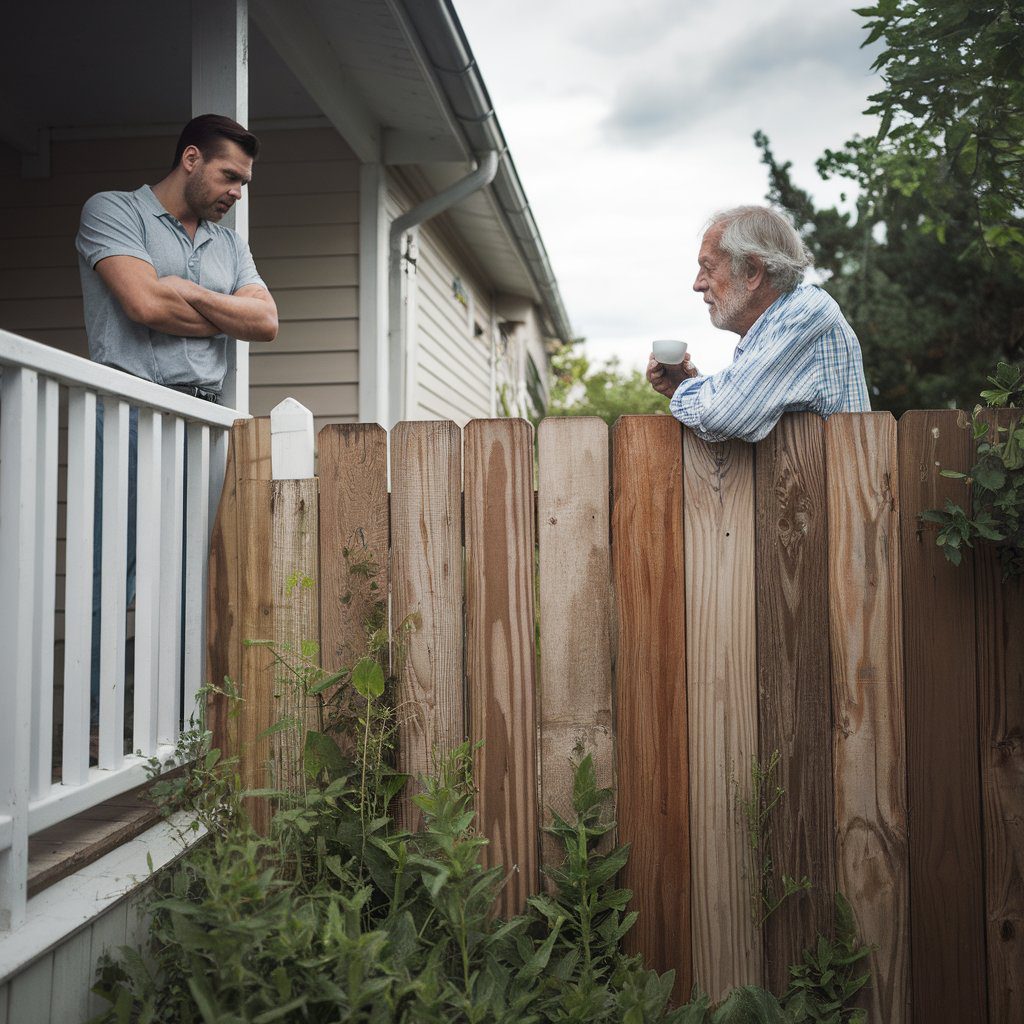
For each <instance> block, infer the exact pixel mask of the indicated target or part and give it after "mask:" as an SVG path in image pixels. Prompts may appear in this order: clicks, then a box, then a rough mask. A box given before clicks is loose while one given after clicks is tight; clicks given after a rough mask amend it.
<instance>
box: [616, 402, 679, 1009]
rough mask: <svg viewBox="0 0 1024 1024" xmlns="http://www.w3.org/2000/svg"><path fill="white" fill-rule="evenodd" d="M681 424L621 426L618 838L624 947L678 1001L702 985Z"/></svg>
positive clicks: (649, 421)
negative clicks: (697, 965)
mask: <svg viewBox="0 0 1024 1024" xmlns="http://www.w3.org/2000/svg"><path fill="white" fill-rule="evenodd" d="M681 429H682V428H681V427H680V426H679V424H678V423H677V422H676V421H675V420H674V419H671V418H669V417H667V416H623V417H621V418H620V419H619V420H618V421H617V422H616V424H615V427H614V428H613V430H612V465H613V474H612V478H613V505H612V567H613V569H612V571H613V578H614V581H615V594H616V607H617V618H618V661H617V664H616V691H615V711H616V763H617V772H618V814H619V838H620V841H622V842H627V843H630V844H631V846H632V849H631V853H630V859H629V863H628V864H627V866H626V869H625V870H624V871H623V877H622V884H623V885H624V886H625V887H626V888H629V889H632V891H633V900H632V904H631V906H632V908H633V909H635V910H638V911H639V912H640V917H639V920H638V922H637V924H636V926H635V927H634V929H633V931H632V932H630V934H629V935H627V936H626V939H625V943H626V946H627V948H628V950H629V951H630V952H640V953H643V954H644V956H645V958H646V962H647V964H648V966H649V967H652V968H654V969H656V970H658V971H666V970H670V969H673V970H675V971H676V981H675V988H674V989H673V993H674V996H675V998H676V999H678V1000H682V999H684V998H688V997H689V993H690V988H691V985H692V979H693V970H692V951H691V935H690V928H691V925H690V835H689V827H690V823H689V777H688V756H687V718H686V714H687V712H686V702H687V680H686V626H685V595H684V571H685V564H684V554H683V481H682V438H681Z"/></svg>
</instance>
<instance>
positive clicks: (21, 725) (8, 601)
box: [0, 366, 39, 929]
mask: <svg viewBox="0 0 1024 1024" xmlns="http://www.w3.org/2000/svg"><path fill="white" fill-rule="evenodd" d="M38 381H39V377H38V374H36V373H35V372H34V371H33V370H26V369H22V368H20V367H12V366H5V367H4V369H3V376H2V378H0V650H2V651H3V659H4V676H3V678H4V680H5V682H4V687H3V714H2V715H0V816H9V817H10V819H11V823H10V829H9V833H8V834H9V836H10V845H9V846H7V848H6V849H3V850H0V929H3V928H17V927H18V926H19V925H20V924H21V923H22V922H23V921H24V920H25V902H26V899H25V898H26V891H27V871H28V804H29V762H30V756H31V746H30V744H31V739H30V736H31V734H30V731H29V730H30V724H31V716H32V675H33V673H32V664H33V660H34V658H33V653H34V651H33V646H34V642H35V637H34V636H33V632H32V614H33V611H34V610H35V601H34V599H33V595H34V593H35V571H36V565H35V542H36V508H35V502H36V455H37V452H36V431H37V426H38V423H37V418H36V406H37V403H38V387H39V384H38Z"/></svg>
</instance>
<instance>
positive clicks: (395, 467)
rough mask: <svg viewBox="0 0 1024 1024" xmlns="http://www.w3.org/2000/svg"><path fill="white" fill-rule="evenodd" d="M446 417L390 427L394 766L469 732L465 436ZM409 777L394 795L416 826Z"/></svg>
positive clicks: (408, 764)
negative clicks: (397, 631)
mask: <svg viewBox="0 0 1024 1024" xmlns="http://www.w3.org/2000/svg"><path fill="white" fill-rule="evenodd" d="M461 440H462V439H461V435H460V432H459V428H458V427H457V426H456V425H455V424H454V423H450V422H442V421H430V422H419V423H399V424H398V425H397V426H396V427H395V429H394V430H393V431H392V433H391V600H392V622H393V623H394V624H395V626H396V627H398V626H400V624H401V623H402V622H404V621H406V620H407V619H410V617H412V618H411V620H410V621H415V624H416V625H415V629H413V630H411V631H409V632H408V633H407V634H405V635H404V636H401V637H399V638H398V640H397V642H398V647H399V650H398V651H396V653H395V663H396V667H397V670H398V671H397V674H398V708H397V713H398V718H399V721H400V722H401V723H402V731H401V740H400V747H399V767H400V768H401V770H402V771H404V772H408V773H409V774H411V775H412V776H413V777H414V778H415V776H416V774H417V773H420V772H425V771H429V770H430V769H431V768H432V767H433V765H434V761H435V755H436V754H445V753H447V752H448V751H451V750H452V749H453V748H454V747H456V746H457V745H458V744H459V743H461V742H462V740H463V739H464V738H465V735H466V717H465V706H464V700H463V693H462V654H463V646H462V595H463V587H462V444H461ZM415 792H416V787H415V785H414V784H410V785H409V786H407V787H406V789H405V795H404V796H403V798H402V799H401V801H400V804H399V815H400V820H401V821H402V823H403V824H404V825H405V826H406V827H409V828H415V827H416V825H417V824H418V822H419V820H420V816H419V811H418V809H417V808H416V807H415V805H414V804H413V803H412V800H411V796H412V794H414V793H415Z"/></svg>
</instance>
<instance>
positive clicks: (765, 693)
mask: <svg viewBox="0 0 1024 1024" xmlns="http://www.w3.org/2000/svg"><path fill="white" fill-rule="evenodd" d="M824 426H825V425H824V423H823V422H822V420H821V419H820V418H819V417H818V416H816V415H814V414H813V413H797V414H794V415H790V416H787V417H785V418H784V419H783V420H782V421H781V422H780V423H779V425H778V426H777V427H776V428H775V429H774V430H773V431H772V433H771V434H769V435H768V437H767V438H765V439H764V440H763V441H761V442H759V444H758V445H757V448H756V452H755V456H754V459H755V467H756V469H755V483H754V493H755V505H756V512H755V522H756V544H757V558H758V562H757V584H756V590H757V637H758V651H757V657H758V690H759V720H760V739H759V748H760V758H761V760H762V761H766V760H767V759H768V758H769V757H770V755H771V754H772V752H773V751H775V750H778V751H779V754H780V761H779V768H778V780H777V781H778V783H779V784H780V785H781V786H783V787H784V788H785V791H786V792H785V796H784V797H783V798H782V801H781V803H780V804H779V805H778V806H777V808H776V809H775V811H773V813H772V821H771V826H770V827H771V844H770V846H771V854H772V860H773V863H774V873H775V876H776V877H775V878H774V879H773V881H774V883H775V884H776V885H779V879H778V876H779V875H781V874H787V875H791V876H793V877H794V878H801V877H802V876H804V875H806V876H808V877H809V878H810V880H811V883H812V885H813V888H812V890H811V891H810V893H806V894H801V895H800V896H794V897H792V898H790V899H788V900H786V901H785V902H784V903H783V905H782V906H781V907H780V908H779V909H778V910H776V911H775V913H773V914H772V915H771V916H770V917H769V918H768V920H767V922H766V925H765V936H764V941H765V967H766V970H765V977H766V979H767V982H768V986H769V987H770V988H771V989H772V990H773V991H780V992H781V991H783V990H784V989H785V988H786V986H787V984H788V983H789V969H788V968H789V964H792V963H799V962H800V957H801V953H802V950H803V949H804V947H805V946H807V945H809V944H811V943H813V942H814V941H815V939H816V936H817V934H818V932H823V933H826V934H827V933H828V932H829V930H830V926H831V922H832V917H833V906H832V903H833V894H834V892H835V849H834V837H833V822H834V814H833V794H832V749H831V747H832V744H831V725H832V714H831V694H830V685H829V652H828V574H827V560H826V557H825V553H826V542H827V536H826V522H825V439H824Z"/></svg>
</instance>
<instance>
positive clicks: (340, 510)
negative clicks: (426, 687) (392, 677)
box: [317, 423, 388, 672]
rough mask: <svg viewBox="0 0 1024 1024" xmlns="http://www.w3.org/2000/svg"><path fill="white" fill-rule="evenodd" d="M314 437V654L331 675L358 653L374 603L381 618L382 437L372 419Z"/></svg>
mask: <svg viewBox="0 0 1024 1024" xmlns="http://www.w3.org/2000/svg"><path fill="white" fill-rule="evenodd" d="M317 442H318V446H319V459H320V461H319V475H320V657H321V661H322V664H323V667H324V669H325V670H326V671H328V672H337V671H339V670H340V669H341V668H342V667H343V666H348V667H349V668H351V666H352V665H354V664H355V662H356V660H357V659H358V658H360V657H362V655H364V654H365V653H366V631H365V627H366V625H367V623H368V622H370V621H371V619H372V618H373V617H374V616H375V615H377V614H379V603H380V602H381V601H383V602H384V610H385V616H384V621H385V622H386V618H387V617H386V609H387V597H388V447H387V445H388V439H387V434H386V433H385V432H384V430H383V429H382V428H381V427H380V426H378V425H377V424H376V423H355V424H338V423H332V424H329V425H328V426H326V427H324V428H323V429H322V430H321V431H320V434H319V435H318V438H317ZM346 550H347V551H348V553H349V554H348V557H347V558H346V557H345V555H344V552H345V551H346ZM360 566H366V567H367V568H369V567H373V568H372V570H371V571H370V572H368V573H367V572H366V571H365V570H363V569H360V568H358V567H360ZM353 567H356V568H355V571H353ZM371 588H372V589H371ZM385 667H386V666H385Z"/></svg>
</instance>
